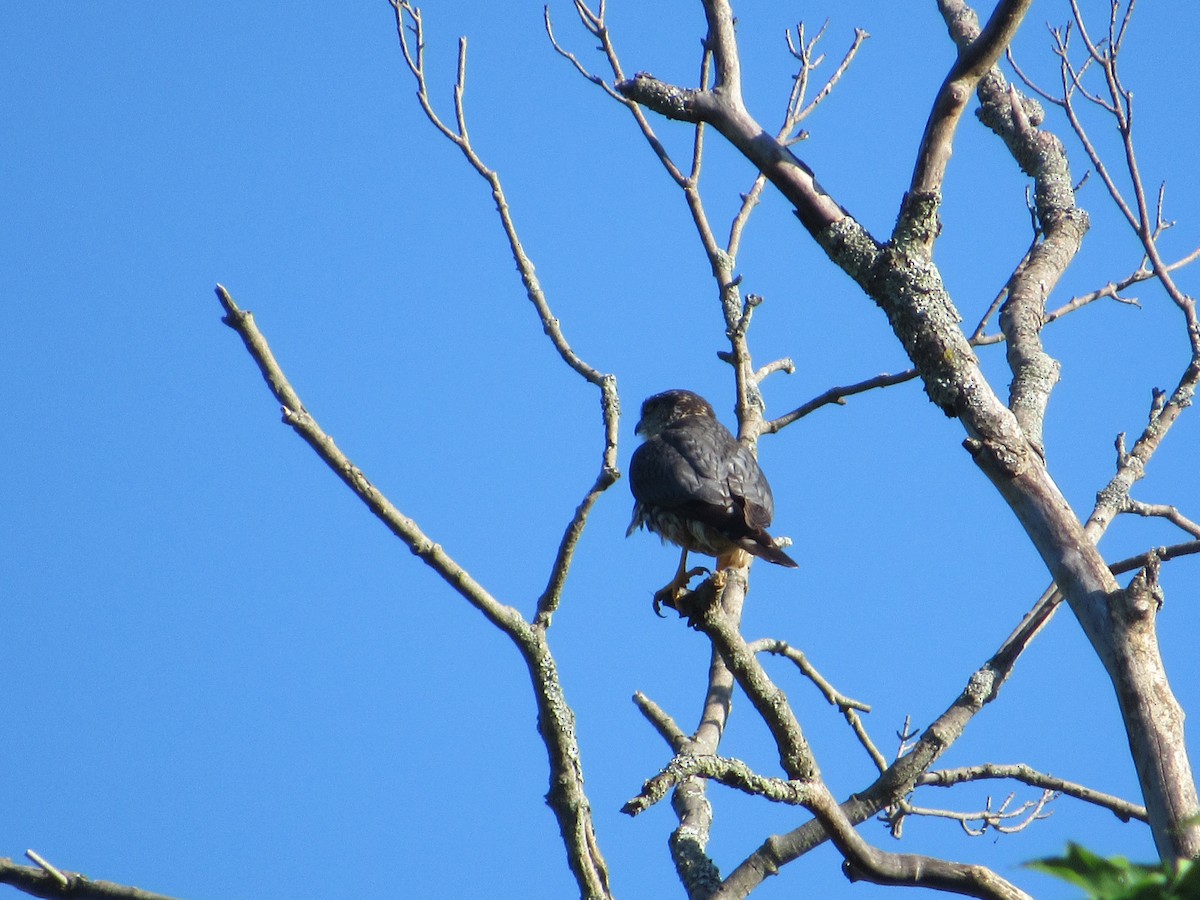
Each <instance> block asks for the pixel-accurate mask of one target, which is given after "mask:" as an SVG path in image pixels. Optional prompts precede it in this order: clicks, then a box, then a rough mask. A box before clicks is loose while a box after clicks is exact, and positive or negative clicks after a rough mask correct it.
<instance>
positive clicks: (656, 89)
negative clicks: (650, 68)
mask: <svg viewBox="0 0 1200 900" xmlns="http://www.w3.org/2000/svg"><path fill="white" fill-rule="evenodd" d="M614 87H615V88H616V91H617V93H618V94H620V95H621V96H622V97H624V98H625V99H626V100H631V101H632V102H634V103H637V104H639V105H641V106H645V107H646V108H647V109H651V110H653V111H654V112H656V113H658V114H659V115H661V116H666V117H667V118H668V119H676V120H678V121H681V122H698V121H699V118H698V116H697V115H696V113H695V112H694V111H693V110H692V104H693V101H694V100H695V97H696V94H697V93H698V92H697V91H695V90H693V89H690V88H681V87H677V86H676V85H673V84H667V83H666V82H665V81H659V80H658V79H657V78H655V77H654V76H653V75H651V74H650V73H649V72H638V73H637V74H636V75H634V76H633V78H628V79H626V80H625V81H618V82H617V83H616V85H614Z"/></svg>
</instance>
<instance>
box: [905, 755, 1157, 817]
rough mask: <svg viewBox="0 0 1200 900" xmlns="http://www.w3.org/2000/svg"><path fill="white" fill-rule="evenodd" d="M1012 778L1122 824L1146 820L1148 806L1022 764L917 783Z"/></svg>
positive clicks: (950, 772) (936, 775) (934, 775)
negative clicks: (1092, 807) (1101, 810)
mask: <svg viewBox="0 0 1200 900" xmlns="http://www.w3.org/2000/svg"><path fill="white" fill-rule="evenodd" d="M1001 778H1004V779H1012V780H1013V781H1019V782H1021V783H1022V784H1028V785H1030V786H1031V787H1036V788H1041V789H1042V790H1046V791H1053V792H1055V793H1058V794H1065V795H1067V796H1068V797H1074V798H1075V799H1077V800H1083V801H1084V802H1085V803H1092V804H1095V805H1096V806H1101V807H1104V808H1105V809H1108V810H1111V811H1112V813H1113V815H1115V816H1116V817H1117V818H1118V819H1120V820H1121V821H1122V822H1128V821H1129V820H1130V819H1137V820H1139V821H1142V822H1145V821H1146V807H1144V806H1138V805H1137V804H1136V803H1130V802H1129V801H1128V800H1122V799H1121V798H1120V797H1114V796H1113V795H1111V794H1105V793H1103V792H1102V791H1096V790H1092V789H1091V788H1089V787H1084V786H1083V785H1081V784H1076V783H1075V782H1073V781H1067V780H1065V779H1062V778H1056V777H1055V776H1053V775H1048V774H1046V773H1044V772H1039V771H1037V770H1036V769H1033V768H1031V767H1029V766H1027V765H1024V764H1020V763H1018V764H1017V765H1011V766H1001V765H995V764H992V763H988V764H985V765H979V766H963V767H962V768H958V769H939V770H937V771H933V772H929V773H927V774H925V775H922V776H921V778H920V779H919V780H918V781H917V785H918V786H922V785H931V786H934V787H953V786H954V785H956V784H963V783H964V782H968V781H981V780H988V779H1001Z"/></svg>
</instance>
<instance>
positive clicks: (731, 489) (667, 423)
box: [625, 390, 797, 609]
mask: <svg viewBox="0 0 1200 900" xmlns="http://www.w3.org/2000/svg"><path fill="white" fill-rule="evenodd" d="M637 433H638V434H640V435H642V436H643V437H645V439H646V440H645V443H643V444H642V445H641V446H640V447H638V448H637V450H635V451H634V453H633V459H632V460H631V461H630V464H629V487H630V490H632V491H633V498H634V501H635V502H634V505H633V521H631V522H630V523H629V529H628V530H627V531H626V532H625V534H626V536H628V535H630V534H633V532H634V531H635V530H636V529H637V528H639V527H642V526H644V527H646V528H648V529H649V530H650V531H653V532H654V533H655V534H657V535H659V536H660V537H662V538H663V539H664V540H666V541H670V542H671V543H672V544H675V545H677V546H678V547H680V548H682V550H683V554H682V555H681V556H680V559H679V569H678V570H677V571H676V573H675V578H673V579H672V580H671V582H670V583H669V584H668V585H667V586H666V587H664V588H663V589H662V590H660V591H657V592H656V593H655V595H654V601H655V608H656V609H657V608H658V605H659V604H660V603H666V604H667V605H669V606H674V601H675V599H676V598H677V596H678V595H679V594H680V593H681V592H683V591H684V590H686V587H687V583H688V581H689V580H690V579H691V577H692V576H693V575H698V574H700V573H702V572H704V571H706V570H705V569H693V570H690V571H689V570H688V568H687V554H688V551H689V550H691V551H692V552H693V553H704V554H707V555H708V556H715V557H716V558H717V570H718V571H720V570H722V569H726V568H730V567H734V566H741V565H745V564H746V562H748V560H747V559H746V557H745V556H744V555H743V554H744V553H749V554H752V555H753V556H757V557H759V558H761V559H765V560H767V561H768V562H773V563H775V564H776V565H780V566H789V567H791V568H796V567H797V566H796V562H795V560H793V559H792V558H791V557H790V556H788V555H787V554H786V553H784V552H783V551H782V550H780V549H779V548H778V547H777V546H776V545H775V541H774V539H773V538H772V537H771V535H769V534H767V526H768V525H770V524H771V519H772V518H773V517H774V515H775V501H774V499H773V498H772V496H771V486H770V485H769V484H767V479H766V476H765V475H763V472H762V469H760V468H759V466H758V461H757V460H756V459H755V458H754V454H752V453H751V452H750V450H749V449H748V448H746V447H745V446H743V445H742V444H740V443H738V441H737V439H735V438H734V436H733V435H732V434H730V433H729V430H728V429H727V428H726V427H725V426H724V425H722V424H721V423H720V422H719V421H717V417H716V414H715V413H714V412H713V408H712V407H711V406H710V405H709V404H708V401H706V400H705V399H704V398H703V397H701V396H699V395H698V394H693V393H692V392H691V391H678V390H677V391H665V392H664V393H661V394H655V395H654V396H653V397H650V398H648V399H647V400H646V402H645V403H643V404H642V418H641V420H640V421H639V422H638V424H637Z"/></svg>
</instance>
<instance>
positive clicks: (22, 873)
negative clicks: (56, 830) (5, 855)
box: [0, 851, 173, 900]
mask: <svg viewBox="0 0 1200 900" xmlns="http://www.w3.org/2000/svg"><path fill="white" fill-rule="evenodd" d="M28 855H29V856H30V857H31V858H34V859H36V860H38V861H39V862H38V866H37V867H36V868H34V867H33V866H19V865H17V864H16V863H14V862H13V861H12V860H11V859H0V884H7V885H11V886H12V887H14V888H16V889H17V890H19V891H22V892H24V893H26V894H29V895H30V896H32V897H50V898H59V897H72V898H76V897H78V898H79V900H173V898H171V897H168V896H167V895H166V894H155V893H152V892H150V891H143V890H142V889H141V888H136V887H130V886H128V885H124V884H115V883H113V882H111V881H92V880H91V879H89V878H88V877H87V876H86V875H80V874H79V873H77V872H64V871H61V870H59V869H57V868H55V867H54V866H51V865H50V864H49V863H47V862H46V861H45V860H42V859H41V858H40V857H38V856H37V854H35V853H33V851H29V854H28ZM64 879H65V881H66V883H65V884H64V883H63V881H64Z"/></svg>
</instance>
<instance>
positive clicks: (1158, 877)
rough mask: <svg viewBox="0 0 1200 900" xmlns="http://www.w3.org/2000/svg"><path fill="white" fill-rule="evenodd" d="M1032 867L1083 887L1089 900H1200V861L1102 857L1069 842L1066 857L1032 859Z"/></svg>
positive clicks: (1030, 864) (1029, 865) (1030, 865)
mask: <svg viewBox="0 0 1200 900" xmlns="http://www.w3.org/2000/svg"><path fill="white" fill-rule="evenodd" d="M1026 865H1027V866H1028V867H1029V868H1031V869H1036V870H1038V871H1039V872H1045V873H1047V874H1048V875H1054V876H1055V877H1057V878H1061V879H1063V880H1064V881H1069V882H1070V883H1071V884H1073V885H1076V886H1077V887H1081V888H1083V889H1084V890H1085V891H1086V892H1087V896H1088V897H1089V898H1092V900H1200V863H1198V862H1197V861H1196V860H1181V861H1180V862H1178V863H1177V864H1171V863H1163V864H1162V865H1157V866H1148V865H1141V864H1139V863H1131V862H1130V861H1129V860H1127V859H1126V858H1125V857H1123V856H1111V857H1104V856H1099V855H1097V854H1095V853H1092V852H1091V851H1090V850H1088V849H1087V848H1085V847H1081V846H1079V845H1078V844H1075V843H1071V844H1068V845H1067V855H1066V856H1054V857H1048V858H1046V859H1039V860H1034V861H1033V862H1030V863H1027V864H1026Z"/></svg>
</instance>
